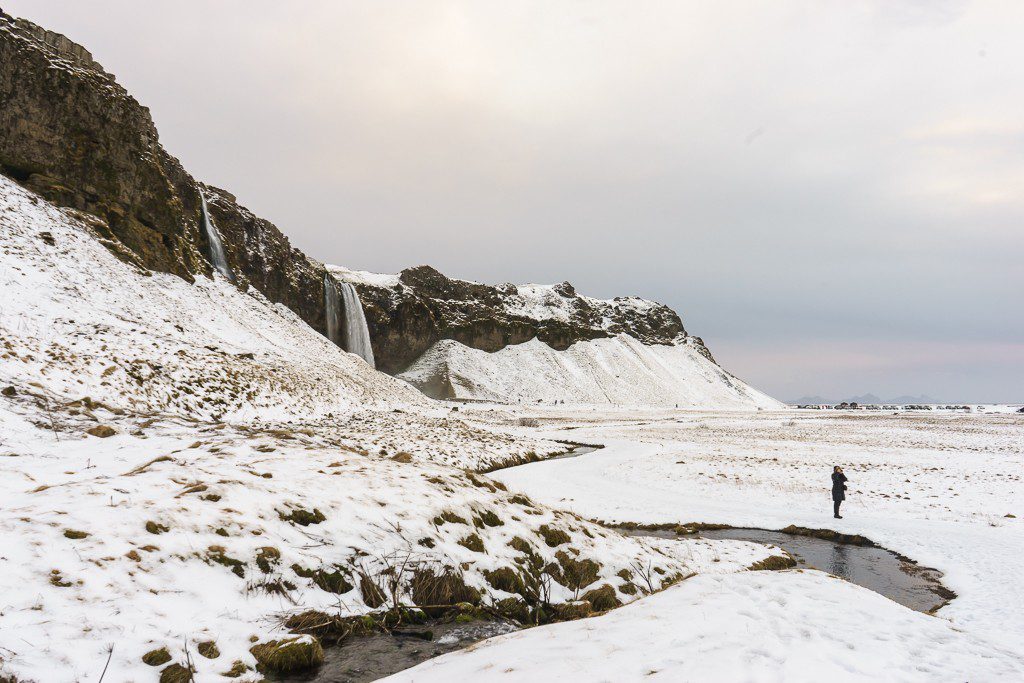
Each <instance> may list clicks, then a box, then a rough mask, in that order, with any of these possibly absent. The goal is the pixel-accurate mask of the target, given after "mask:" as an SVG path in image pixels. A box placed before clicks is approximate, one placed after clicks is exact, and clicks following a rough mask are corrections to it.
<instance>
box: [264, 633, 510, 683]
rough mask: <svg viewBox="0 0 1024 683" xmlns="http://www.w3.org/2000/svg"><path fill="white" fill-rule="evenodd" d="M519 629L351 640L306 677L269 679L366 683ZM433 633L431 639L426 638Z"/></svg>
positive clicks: (326, 654)
mask: <svg viewBox="0 0 1024 683" xmlns="http://www.w3.org/2000/svg"><path fill="white" fill-rule="evenodd" d="M517 629H518V627H517V626H515V625H514V624H510V623H508V622H504V621H476V622H472V623H469V624H441V623H436V624H427V625H424V626H417V627H412V628H410V629H409V630H408V631H407V632H405V633H402V632H396V635H386V634H383V633H382V634H380V635H374V636H359V637H354V638H349V639H348V640H347V641H345V642H344V643H343V644H341V645H339V646H337V647H327V648H324V664H323V666H321V667H320V668H319V669H318V670H317V671H315V672H310V673H309V674H308V675H306V676H301V675H299V676H295V675H293V676H287V677H283V678H274V679H270V680H275V681H281V682H282V683H298V682H299V681H303V682H305V683H309V682H312V683H363V682H364V681H376V680H377V679H380V678H384V677H385V676H390V675H391V674H394V673H398V672H399V671H404V670H405V669H408V668H411V667H414V666H416V665H417V664H419V663H420V662H425V661H426V660H428V659H431V658H433V657H437V656H438V655H443V654H445V653H447V652H452V651H454V650H461V649H462V648H464V647H468V646H470V645H472V644H473V643H476V642H479V641H481V640H484V639H485V638H493V637H494V636H500V635H502V634H504V633H511V632H512V631H515V630H517ZM428 633H429V634H430V636H431V638H432V639H431V640H427V639H426V638H425V636H426V635H427V634H428Z"/></svg>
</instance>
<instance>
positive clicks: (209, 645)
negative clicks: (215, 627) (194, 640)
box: [196, 640, 220, 659]
mask: <svg viewBox="0 0 1024 683" xmlns="http://www.w3.org/2000/svg"><path fill="white" fill-rule="evenodd" d="M196 649H197V650H199V654H201V655H202V656H204V657H206V658H207V659H217V657H220V649H218V648H217V643H215V642H214V641H212V640H207V641H205V642H202V643H199V644H198V645H196Z"/></svg>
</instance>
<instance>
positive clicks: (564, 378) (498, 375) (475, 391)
mask: <svg viewBox="0 0 1024 683" xmlns="http://www.w3.org/2000/svg"><path fill="white" fill-rule="evenodd" d="M399 377H401V378H402V379H404V380H406V381H408V382H410V383H411V384H413V385H414V386H417V387H419V388H421V390H423V391H425V392H426V393H428V394H431V395H440V396H444V397H446V398H464V399H476V400H487V401H499V402H506V403H537V402H538V401H540V402H544V403H554V402H555V401H563V402H565V403H572V404H597V405H615V406H652V407H668V408H672V407H679V408H706V409H719V410H721V409H739V410H753V409H758V408H761V409H781V408H783V407H784V406H783V404H782V403H780V402H779V401H776V400H775V399H773V398H771V397H769V396H767V395H765V394H763V393H761V392H760V391H757V390H756V389H753V388H751V387H750V386H748V385H746V384H745V383H743V382H742V381H740V380H739V379H737V378H736V377H733V376H732V375H730V374H729V373H728V372H726V371H725V370H723V369H722V368H721V367H719V366H718V365H716V364H715V363H713V362H711V361H710V360H708V359H707V358H706V357H705V356H704V355H703V354H701V353H700V351H699V350H698V347H697V346H696V345H695V344H693V343H690V342H689V341H688V340H687V339H684V340H681V341H680V342H678V343H676V344H673V345H653V346H648V345H645V344H643V343H641V342H640V341H639V340H637V339H634V338H633V337H630V336H626V335H619V336H617V337H613V338H610V339H595V340H593V341H588V342H577V343H575V344H573V345H572V346H571V347H569V348H568V349H567V350H565V351H556V350H555V349H552V348H551V347H550V346H548V345H547V344H544V343H542V342H540V341H539V340H537V339H533V340H531V341H528V342H526V343H525V344H518V345H515V346H507V347H505V348H504V349H502V350H500V351H497V352H495V353H487V352H485V351H479V350H477V349H471V348H469V347H467V346H465V345H463V344H460V343H459V342H456V341H453V340H450V339H446V340H442V341H440V342H438V343H437V344H435V345H434V346H433V347H432V348H431V349H430V350H429V351H428V352H427V353H425V354H424V355H423V356H422V357H421V358H420V359H419V360H417V361H416V362H415V363H414V364H413V365H412V366H411V367H410V368H409V369H408V370H406V371H405V372H403V373H401V374H400V375H399Z"/></svg>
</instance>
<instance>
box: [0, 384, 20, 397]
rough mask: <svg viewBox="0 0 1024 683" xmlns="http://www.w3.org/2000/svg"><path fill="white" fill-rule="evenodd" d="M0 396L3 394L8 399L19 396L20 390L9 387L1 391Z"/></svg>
mask: <svg viewBox="0 0 1024 683" xmlns="http://www.w3.org/2000/svg"><path fill="white" fill-rule="evenodd" d="M0 394H3V395H4V396H7V397H11V396H17V395H18V390H17V389H15V388H14V387H11V386H7V387H4V388H3V389H0Z"/></svg>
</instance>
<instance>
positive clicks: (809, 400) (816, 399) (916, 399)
mask: <svg viewBox="0 0 1024 683" xmlns="http://www.w3.org/2000/svg"><path fill="white" fill-rule="evenodd" d="M786 403H788V404H790V405H818V404H825V405H836V404H838V403H859V404H861V405H872V404H874V405H877V404H880V403H885V404H893V405H898V406H905V405H908V404H918V403H945V401H940V400H939V399H937V398H932V397H931V396H926V395H924V394H921V395H920V396H897V397H896V398H879V397H878V396H876V395H875V394H864V395H862V396H852V397H850V398H844V399H840V400H836V399H829V398H824V397H822V396H801V397H800V398H798V399H795V400H792V401H786Z"/></svg>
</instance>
